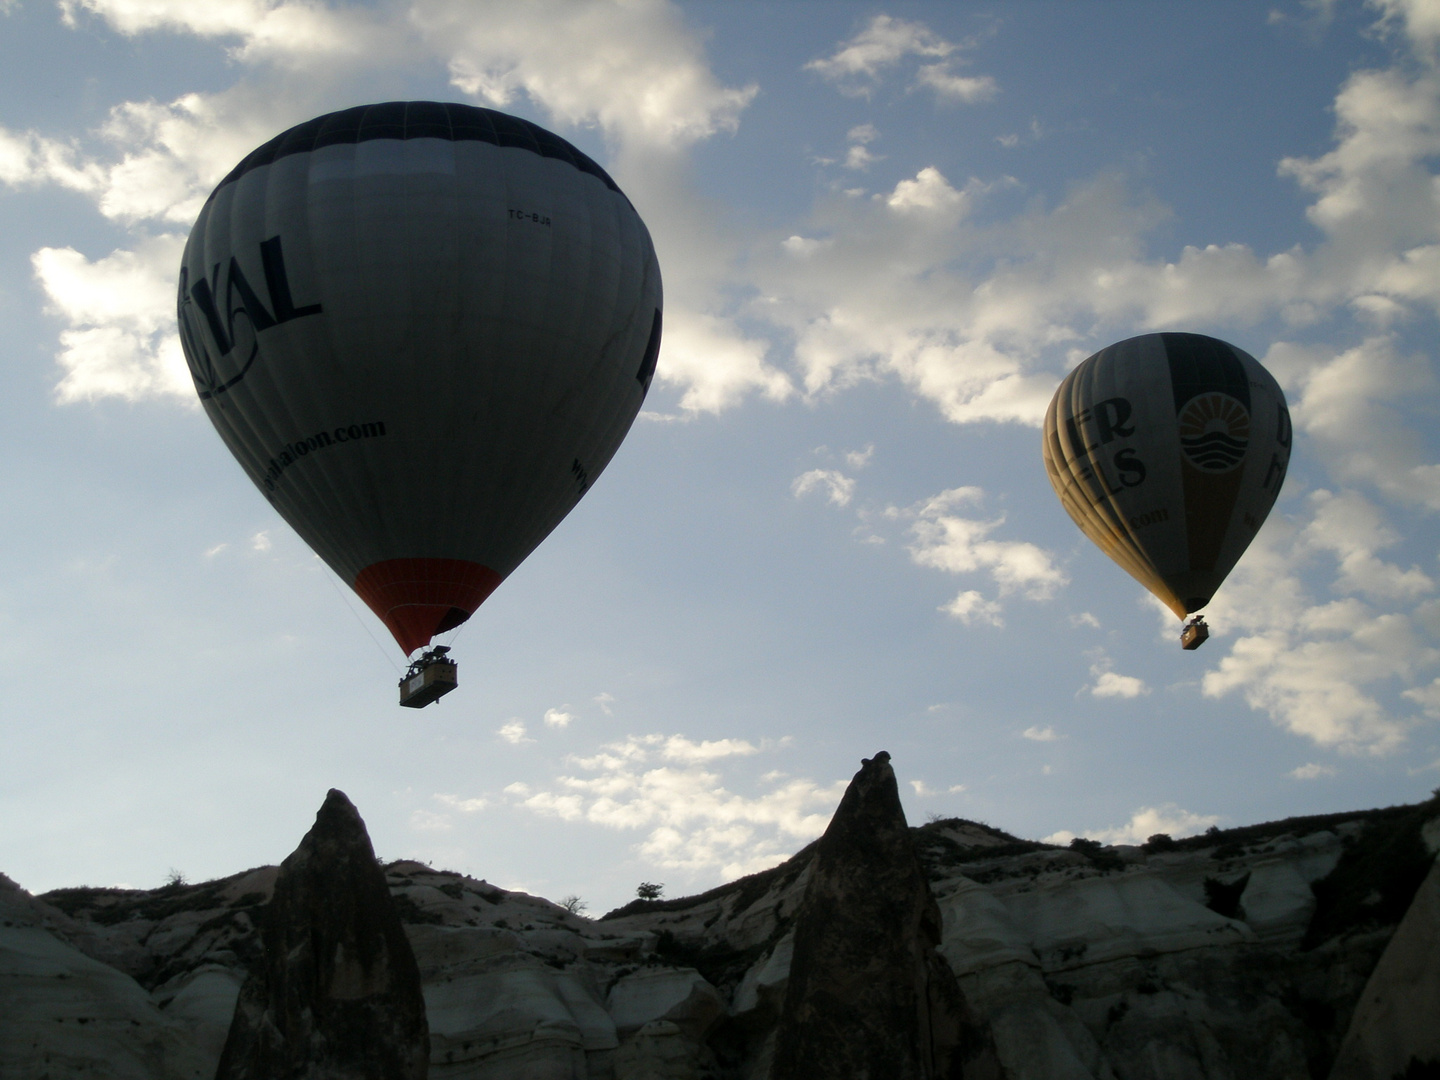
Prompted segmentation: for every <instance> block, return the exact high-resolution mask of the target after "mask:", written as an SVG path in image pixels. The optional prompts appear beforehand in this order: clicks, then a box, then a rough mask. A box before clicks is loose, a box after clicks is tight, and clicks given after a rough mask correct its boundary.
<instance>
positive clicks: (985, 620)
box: [939, 589, 1005, 626]
mask: <svg viewBox="0 0 1440 1080" xmlns="http://www.w3.org/2000/svg"><path fill="white" fill-rule="evenodd" d="M939 610H941V611H943V612H945V614H946V615H950V616H952V617H954V618H956V619H959V620H960V621H961V622H963V623H964V624H965V625H966V626H974V625H976V624H980V625H987V626H1004V625H1005V618H1004V614H1003V613H1004V610H1005V609H1004V608H1002V607H1001V606H1000V605H999V604H998V603H997V602H996V601H994V600H987V599H985V595H984V594H983V593H982V592H980V591H979V590H978V589H964V590H962V591H961V592H959V593H957V594H956V595H955V599H954V600H951V601H950V602H949V603H948V604H942V605H941V607H940V609H939Z"/></svg>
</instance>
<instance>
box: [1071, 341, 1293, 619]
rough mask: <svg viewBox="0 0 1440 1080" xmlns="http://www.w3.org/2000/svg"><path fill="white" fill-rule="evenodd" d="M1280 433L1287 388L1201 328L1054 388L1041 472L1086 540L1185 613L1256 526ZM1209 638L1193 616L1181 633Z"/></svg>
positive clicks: (1137, 346) (1282, 441)
mask: <svg viewBox="0 0 1440 1080" xmlns="http://www.w3.org/2000/svg"><path fill="white" fill-rule="evenodd" d="M1291 441H1292V440H1291V429H1290V412H1289V410H1288V409H1287V408H1286V407H1285V395H1284V393H1283V392H1282V391H1281V390H1280V386H1279V384H1278V383H1276V382H1275V379H1274V377H1273V376H1271V374H1270V373H1269V372H1268V371H1266V370H1265V369H1264V368H1263V367H1262V366H1261V365H1260V362H1259V361H1258V360H1256V359H1255V358H1254V357H1253V356H1251V355H1250V354H1249V353H1247V352H1244V351H1243V350H1241V349H1237V348H1236V347H1235V346H1233V345H1229V344H1226V343H1225V342H1223V341H1219V340H1217V339H1216V338H1212V337H1205V336H1204V335H1202V334H1180V333H1164V334H1145V335H1142V336H1140V337H1134V338H1130V339H1128V340H1126V341H1121V342H1118V343H1117V344H1115V345H1111V346H1109V347H1108V348H1105V349H1101V350H1100V351H1099V352H1098V353H1096V354H1095V355H1094V356H1091V357H1090V358H1089V359H1087V360H1085V361H1084V362H1083V363H1081V364H1080V365H1079V366H1078V367H1077V368H1075V370H1074V371H1072V372H1070V374H1069V375H1067V376H1066V377H1065V379H1064V381H1063V382H1061V384H1060V387H1059V389H1057V390H1056V391H1055V397H1054V398H1053V399H1052V400H1051V402H1050V408H1049V411H1048V412H1047V413H1046V415H1045V441H1044V457H1045V469H1046V472H1047V473H1048V474H1049V476H1050V483H1051V484H1052V485H1053V486H1054V488H1055V493H1056V494H1057V495H1058V496H1059V497H1060V502H1061V504H1062V505H1063V506H1064V507H1065V511H1066V512H1067V513H1068V514H1069V515H1070V517H1071V519H1072V520H1073V521H1074V522H1075V524H1076V525H1078V526H1079V527H1080V529H1081V530H1082V531H1083V532H1084V533H1085V535H1086V536H1088V537H1090V539H1091V540H1093V541H1095V543H1096V544H1097V545H1099V547H1100V549H1101V550H1102V551H1104V552H1105V553H1106V554H1107V555H1109V556H1110V557H1111V558H1112V559H1114V560H1115V561H1116V562H1117V563H1119V564H1120V566H1121V567H1123V568H1124V569H1125V570H1127V571H1128V572H1129V573H1130V574H1131V575H1132V576H1133V577H1134V578H1135V579H1136V580H1137V581H1139V582H1140V583H1141V584H1142V585H1144V586H1145V587H1146V588H1147V589H1149V590H1150V591H1151V592H1152V593H1154V594H1155V595H1156V596H1157V597H1159V598H1160V599H1161V600H1162V601H1164V603H1165V605H1166V606H1167V607H1169V608H1170V610H1171V611H1173V612H1175V614H1176V615H1177V616H1179V617H1180V618H1181V619H1184V618H1185V617H1186V616H1187V615H1189V614H1191V613H1192V612H1196V611H1199V610H1200V609H1201V608H1203V607H1204V606H1205V605H1206V604H1208V603H1209V602H1210V598H1211V597H1212V596H1214V594H1215V590H1216V589H1218V588H1219V587H1220V583H1221V582H1222V581H1224V580H1225V575H1226V574H1228V573H1229V572H1230V570H1231V569H1232V568H1233V567H1234V565H1235V563H1236V562H1237V561H1238V560H1239V558H1240V556H1241V555H1242V554H1244V552H1245V549H1246V548H1247V547H1248V546H1249V544H1250V541H1251V540H1252V539H1253V538H1254V536H1255V534H1256V533H1257V532H1259V530H1260V526H1261V525H1262V524H1263V523H1264V521H1265V518H1266V516H1267V515H1268V514H1269V513H1270V508H1271V507H1272V506H1274V505H1275V499H1276V497H1277V496H1278V495H1279V494H1280V485H1281V484H1282V483H1284V480H1285V473H1286V470H1287V469H1288V468H1289V466H1290V444H1291ZM1207 636H1208V631H1206V629H1205V624H1204V621H1203V620H1201V619H1197V620H1195V621H1194V622H1192V623H1191V624H1190V625H1189V626H1187V627H1186V630H1185V633H1184V635H1183V636H1182V639H1181V640H1182V643H1183V644H1184V645H1185V647H1186V648H1196V647H1198V646H1199V644H1200V643H1201V642H1202V641H1204V640H1205V637H1207Z"/></svg>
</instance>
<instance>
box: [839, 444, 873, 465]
mask: <svg viewBox="0 0 1440 1080" xmlns="http://www.w3.org/2000/svg"><path fill="white" fill-rule="evenodd" d="M874 456H875V444H874V443H870V444H869V445H867V446H866V447H865V449H864V450H851V451H849V452H847V453H846V455H845V464H847V465H849V466H850V467H851V468H852V469H863V468H864V467H865V466H866V465H869V464H870V459H871V458H872V457H874Z"/></svg>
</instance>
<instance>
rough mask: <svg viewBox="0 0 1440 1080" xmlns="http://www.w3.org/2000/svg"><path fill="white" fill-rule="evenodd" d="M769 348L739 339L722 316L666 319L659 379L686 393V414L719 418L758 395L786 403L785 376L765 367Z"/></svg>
mask: <svg viewBox="0 0 1440 1080" xmlns="http://www.w3.org/2000/svg"><path fill="white" fill-rule="evenodd" d="M767 349H768V345H767V343H766V342H765V341H763V340H761V339H758V338H751V337H746V336H744V335H743V334H741V333H739V332H738V331H737V330H736V329H735V327H734V324H733V323H732V322H731V321H730V320H728V319H725V318H722V317H720V316H717V315H710V314H705V313H703V312H696V311H693V310H683V309H682V310H680V311H675V312H672V311H670V310H668V309H667V310H666V313H665V337H664V343H663V345H662V347H661V360H660V363H659V364H658V365H657V367H656V369H655V376H656V378H657V379H659V380H660V382H661V383H669V384H672V385H675V386H679V387H683V388H684V394H683V395H682V396H681V398H680V408H681V409H682V410H684V411H685V412H686V413H689V414H691V415H696V414H699V413H718V412H721V411H723V410H725V409H727V408H730V407H731V406H733V405H736V404H738V403H739V402H740V401H741V400H743V399H744V398H745V397H746V396H747V395H749V394H752V393H758V394H760V395H761V396H762V397H765V398H769V399H770V400H771V401H783V400H785V398H787V397H789V396H790V394H791V392H792V389H793V388H792V387H791V385H790V379H789V377H788V376H786V375H785V373H784V372H782V371H780V370H778V369H776V368H774V367H772V366H771V365H769V364H768V363H766V361H765V353H766V351H767Z"/></svg>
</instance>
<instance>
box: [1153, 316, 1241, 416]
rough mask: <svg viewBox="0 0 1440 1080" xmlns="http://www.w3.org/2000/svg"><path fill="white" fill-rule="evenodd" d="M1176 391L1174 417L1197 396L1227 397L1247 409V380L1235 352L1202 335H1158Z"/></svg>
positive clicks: (1214, 339)
mask: <svg viewBox="0 0 1440 1080" xmlns="http://www.w3.org/2000/svg"><path fill="white" fill-rule="evenodd" d="M1160 337H1161V340H1163V341H1164V342H1165V358H1166V359H1167V360H1168V361H1170V383H1171V385H1172V386H1173V387H1174V389H1175V415H1176V416H1179V415H1180V410H1181V409H1183V408H1184V407H1185V406H1186V404H1187V403H1188V402H1189V401H1191V399H1193V398H1194V397H1196V396H1197V395H1199V394H1209V393H1215V392H1216V391H1219V392H1220V393H1222V394H1229V395H1230V396H1231V397H1233V398H1234V399H1235V400H1236V401H1238V402H1240V403H1241V404H1242V405H1244V406H1245V408H1246V409H1247V410H1248V409H1249V408H1250V380H1249V379H1248V378H1247V377H1246V375H1245V365H1244V364H1243V363H1242V362H1241V360H1240V358H1239V357H1238V356H1236V355H1235V350H1234V349H1233V348H1232V347H1231V346H1229V345H1227V344H1225V342H1223V341H1220V340H1219V339H1218V338H1213V337H1206V336H1205V335H1204V334H1161V335H1160Z"/></svg>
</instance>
